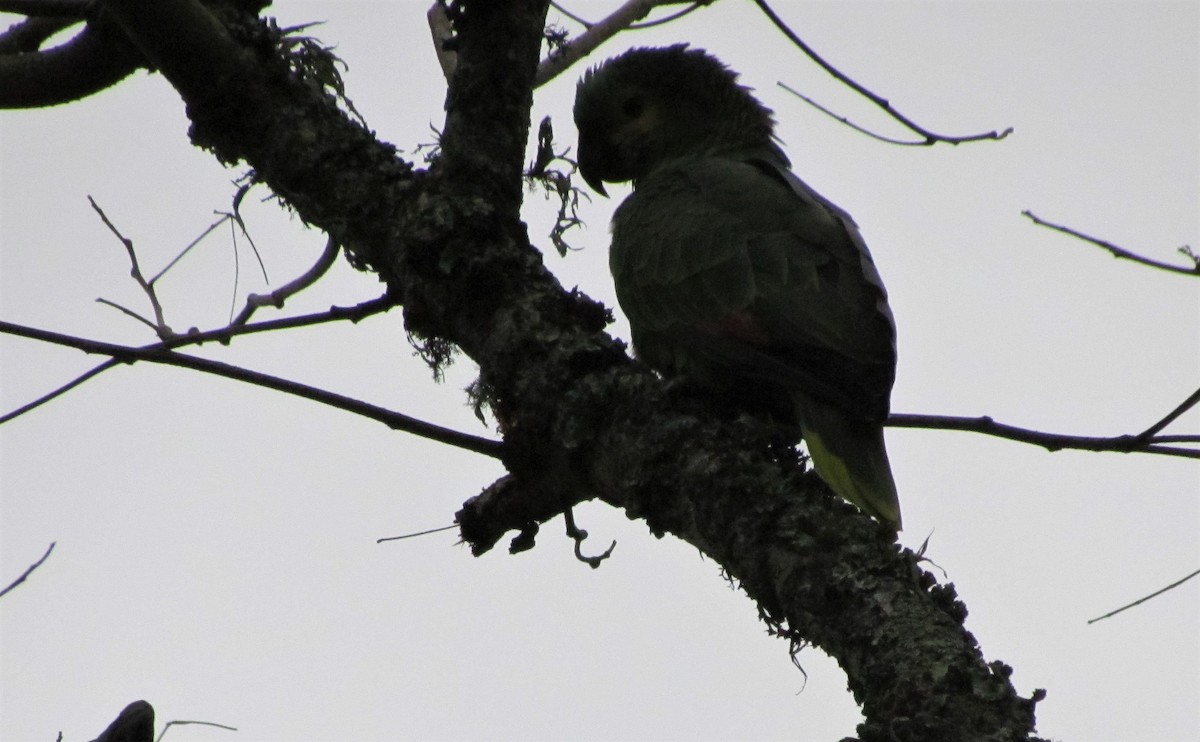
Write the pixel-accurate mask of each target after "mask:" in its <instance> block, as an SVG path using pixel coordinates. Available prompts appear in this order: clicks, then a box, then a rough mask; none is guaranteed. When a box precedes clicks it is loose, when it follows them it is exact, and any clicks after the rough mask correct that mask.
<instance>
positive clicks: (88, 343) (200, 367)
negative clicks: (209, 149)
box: [0, 321, 501, 458]
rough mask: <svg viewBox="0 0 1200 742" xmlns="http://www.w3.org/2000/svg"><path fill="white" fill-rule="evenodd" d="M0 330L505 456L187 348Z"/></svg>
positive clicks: (492, 445)
mask: <svg viewBox="0 0 1200 742" xmlns="http://www.w3.org/2000/svg"><path fill="white" fill-rule="evenodd" d="M0 333H4V334H8V335H17V336H20V337H27V338H30V339H32V340H41V341H43V342H47V343H53V344H55V345H62V346H65V347H68V348H77V349H79V350H82V351H84V352H85V353H98V354H101V355H106V356H111V357H113V358H115V359H117V360H118V361H121V362H124V363H134V362H137V361H148V362H150V363H161V364H163V365H167V366H178V367H180V368H189V369H192V370H194V371H201V372H203V373H206V374H212V375H214V376H222V377H225V378H227V379H234V380H236V381H242V382H245V383H247V384H254V385H255V386H261V387H266V388H267V389H274V390H276V391H280V392H284V393H285V394H291V395H294V396H297V397H303V398H304V399H309V400H312V401H314V402H320V403H321V404H325V405H329V406H330V407H334V408H337V409H340V410H345V411H347V412H352V413H354V414H356V415H361V416H363V417H366V418H368V419H371V420H375V421H377V422H381V423H383V424H384V425H387V426H388V427H389V428H392V429H393V430H402V431H404V432H406V433H412V434H413V435H417V436H420V437H422V438H428V439H429V440H432V441H437V442H439V443H446V444H448V445H451V446H455V447H456V448H462V449H464V450H467V451H474V452H475V453H481V454H484V455H485V456H492V457H494V458H499V457H500V449H501V443H500V441H495V440H490V439H487V438H481V437H479V436H475V435H470V434H468V433H462V432H459V431H457V430H451V429H449V428H443V427H442V426H440V425H434V424H433V423H429V422H425V421H424V420H418V419H417V418H415V417H409V416H408V415H404V414H401V413H399V412H394V411H392V410H388V409H386V408H383V407H380V406H378V405H373V404H371V403H369V402H363V401H361V400H357V399H354V398H352V397H347V396H345V395H342V394H337V393H335V392H330V391H327V390H325V389H319V388H317V387H313V386H309V385H307V384H301V383H300V382H298V381H291V380H289V379H283V378H280V377H278V376H272V375H270V374H264V373H261V372H259V371H252V370H250V369H247V368H242V367H240V366H234V365H232V364H229V363H222V362H220V361H212V360H209V359H207V358H198V357H196V356H189V355H185V354H183V353H177V352H175V351H172V350H168V349H166V348H163V347H154V348H134V347H131V346H128V345H117V344H115V343H104V342H100V341H97V340H88V339H86V338H79V337H74V336H72V335H64V334H62V333H58V332H51V331H49V330H41V329H38V328H35V327H26V326H24V325H17V324H13V323H11V322H3V321H0Z"/></svg>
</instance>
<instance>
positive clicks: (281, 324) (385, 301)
mask: <svg viewBox="0 0 1200 742" xmlns="http://www.w3.org/2000/svg"><path fill="white" fill-rule="evenodd" d="M393 306H395V302H394V301H392V300H391V299H390V298H389V297H387V296H382V297H380V298H378V299H371V300H370V301H365V302H363V303H362V304H358V305H357V306H353V307H331V308H330V309H329V311H328V312H318V313H316V314H305V315H300V316H298V317H284V318H281V319H276V320H270V321H267V322H256V323H255V324H252V325H250V324H247V325H238V326H229V327H222V328H219V329H216V330H209V331H208V332H192V333H188V334H187V335H175V336H174V337H172V338H171V339H169V340H167V341H164V342H159V343H154V344H152V345H146V346H143V348H142V349H143V350H148V349H174V348H181V347H184V346H188V345H202V344H204V343H207V342H211V341H216V342H219V343H221V344H222V345H226V344H228V343H229V341H230V340H231V339H232V338H233V337H235V336H237V335H250V334H253V333H256V332H270V331H272V330H284V329H290V328H294V327H307V326H309V325H318V324H323V323H325V322H337V321H342V320H349V321H350V322H358V321H360V320H362V319H365V318H367V317H370V316H371V315H373V314H378V313H380V312H386V311H387V310H388V309H390V308H392V307H393ZM119 363H120V362H119V361H117V360H114V359H109V360H107V361H105V362H104V363H101V364H100V365H98V366H95V367H93V368H91V369H90V370H88V371H86V372H84V373H83V374H81V375H79V376H77V377H76V378H74V379H72V380H71V381H69V382H67V383H66V384H64V385H63V386H60V387H58V388H57V389H55V390H53V391H51V392H48V393H46V394H44V395H42V396H41V397H38V398H37V399H35V400H33V401H32V402H29V403H28V404H24V405H22V406H20V407H18V408H17V409H15V410H13V411H12V412H9V413H7V414H5V415H2V416H0V425H3V424H4V423H6V422H8V421H9V420H12V419H14V418H17V417H20V416H21V415H24V414H25V413H27V412H31V411H33V410H35V409H37V408H38V407H41V406H42V405H44V404H46V403H47V402H50V401H52V400H54V399H56V398H58V397H61V396H62V395H63V394H66V393H67V392H69V391H71V390H72V389H74V388H75V387H77V386H79V385H80V384H82V383H83V382H85V381H87V380H88V379H91V378H92V377H93V376H98V375H99V374H101V373H103V372H105V371H107V370H108V369H110V368H112V367H113V366H116V365H119Z"/></svg>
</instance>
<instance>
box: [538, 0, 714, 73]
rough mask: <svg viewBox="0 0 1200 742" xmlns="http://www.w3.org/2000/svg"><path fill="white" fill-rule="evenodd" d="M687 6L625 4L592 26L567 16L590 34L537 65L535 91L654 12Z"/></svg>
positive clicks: (656, 1) (650, 1) (677, 1)
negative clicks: (662, 7) (671, 7)
mask: <svg viewBox="0 0 1200 742" xmlns="http://www.w3.org/2000/svg"><path fill="white" fill-rule="evenodd" d="M686 2H688V0H626V2H625V3H624V4H622V5H621V7H619V8H617V9H616V10H614V11H613V12H612V13H609V14H608V16H606V17H605V18H603V19H601V20H599V21H596V22H595V23H590V24H589V23H585V22H584V21H582V20H580V19H578V18H576V17H575V16H573V15H571V14H569V13H565V12H564V13H563V15H566V16H567V17H568V18H572V19H573V20H575V21H576V22H579V23H581V24H582V25H585V26H586V28H587V30H586V31H584V32H583V33H581V34H579V35H578V36H576V37H575V38H574V39H571V41H569V42H567V43H565V44H563V45H562V46H560V47H558V48H557V49H555V50H554V51H553V52H552V53H551V54H550V55H549V56H548V57H546V59H545V60H544V61H543V62H542V63H541V64H540V65H538V71H537V76H536V77H535V78H534V87H541V86H542V85H545V84H546V83H548V82H550V81H551V80H553V79H554V78H556V77H558V76H559V75H560V74H562V73H563V72H564V71H566V70H567V69H568V68H570V67H571V65H573V64H575V63H576V62H578V61H579V60H581V59H583V58H584V57H586V56H587V55H589V54H591V53H592V52H593V51H595V50H596V47H598V46H600V45H601V44H603V43H604V42H605V41H608V40H609V39H611V38H612V37H613V36H616V35H617V34H618V33H620V32H621V31H625V30H628V29H631V28H633V27H634V25H635V24H636V23H637V22H638V21H640V20H641V19H643V18H645V17H646V16H647V15H648V14H649V13H650V11H651V10H654V9H655V8H657V7H659V6H661V5H682V4H684V3H686ZM710 2H711V0H710ZM708 4H709V2H693V3H692V5H693V7H692V8H688V9H686V10H684V11H681V12H680V13H677V14H675V15H674V16H672V18H670V19H664V20H672V19H673V18H674V17H675V16H678V15H683V14H686V13H690V12H692V10H695V8H696V7H699V6H701V5H708ZM655 25H657V24H655Z"/></svg>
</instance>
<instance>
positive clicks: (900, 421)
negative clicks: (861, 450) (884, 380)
mask: <svg viewBox="0 0 1200 742" xmlns="http://www.w3.org/2000/svg"><path fill="white" fill-rule="evenodd" d="M887 425H889V426H890V427H893V428H929V429H934V430H961V431H966V432H971V433H982V434H984V435H990V436H995V437H997V438H1005V439H1007V440H1011V441H1019V442H1021V443H1030V444H1033V445H1035V446H1041V447H1042V448H1045V449H1046V450H1048V451H1062V450H1066V449H1072V450H1077V451H1109V452H1115V453H1156V454H1160V455H1163V456H1179V457H1181V458H1190V459H1200V449H1192V448H1177V447H1174V446H1167V445H1163V443H1164V442H1165V441H1162V440H1160V439H1159V438H1157V437H1148V438H1142V437H1141V436H1140V435H1117V436H1108V437H1098V436H1085V435H1064V434H1062V433H1046V432H1043V431H1040V430H1030V429H1029V428H1019V427H1017V426H1015V425H1008V424H1006V423H998V422H996V421H995V420H993V419H992V418H990V417H987V416H983V417H954V416H950V415H911V414H893V415H891V416H890V417H888V420H887Z"/></svg>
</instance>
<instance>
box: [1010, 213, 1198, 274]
mask: <svg viewBox="0 0 1200 742" xmlns="http://www.w3.org/2000/svg"><path fill="white" fill-rule="evenodd" d="M1021 214H1023V215H1024V216H1027V217H1029V220H1030V221H1032V222H1033V223H1034V224H1036V225H1038V226H1039V227H1047V228H1049V229H1053V230H1054V231H1055V232H1062V233H1063V234H1067V235H1070V236H1072V237H1077V238H1079V239H1081V240H1083V241H1084V242H1090V243H1091V244H1093V245H1095V246H1097V247H1102V248H1104V249H1105V250H1108V251H1109V252H1110V253H1111V254H1112V256H1113V257H1114V258H1124V259H1125V260H1132V261H1133V262H1135V263H1141V264H1142V265H1148V266H1150V267H1152V268H1158V269H1160V270H1164V271H1168V272H1170V273H1182V274H1184V275H1186V276H1200V258H1198V257H1196V256H1195V255H1193V254H1192V253H1191V250H1190V249H1188V248H1187V247H1181V248H1179V252H1180V253H1182V254H1184V255H1187V256H1189V257H1191V259H1192V263H1193V265H1191V266H1190V267H1189V266H1184V265H1172V264H1171V263H1164V262H1162V261H1159V260H1154V259H1153V258H1147V257H1143V256H1141V255H1138V254H1137V253H1135V252H1131V251H1130V250H1126V249H1125V248H1123V247H1119V246H1117V245H1114V244H1113V243H1111V242H1108V241H1107V240H1102V239H1100V238H1099V237H1092V236H1090V235H1086V234H1084V233H1083V232H1077V231H1075V230H1074V229H1071V228H1070V227H1067V226H1064V225H1062V224H1054V223H1053V222H1048V221H1045V220H1044V219H1041V218H1040V217H1038V216H1036V215H1035V214H1034V213H1033V212H1032V211H1029V210H1028V209H1026V210H1025V211H1022V212H1021Z"/></svg>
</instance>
